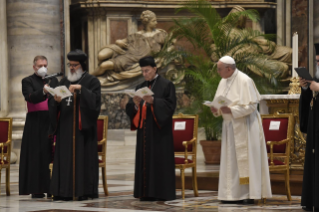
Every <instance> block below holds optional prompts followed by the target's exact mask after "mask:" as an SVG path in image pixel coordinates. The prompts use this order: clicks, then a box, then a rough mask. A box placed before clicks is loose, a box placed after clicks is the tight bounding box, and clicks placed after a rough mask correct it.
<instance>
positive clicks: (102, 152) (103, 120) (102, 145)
mask: <svg viewBox="0 0 319 212" xmlns="http://www.w3.org/2000/svg"><path fill="white" fill-rule="evenodd" d="M107 128H108V117H107V116H99V118H98V120H97V140H98V143H97V144H98V149H97V151H98V156H99V167H101V171H102V181H103V188H104V194H105V195H106V196H107V195H109V192H108V189H107V181H106V139H107ZM54 151H55V140H54V142H53V143H52V155H54ZM49 168H50V174H51V177H52V170H53V156H52V161H51V163H50V166H49Z"/></svg>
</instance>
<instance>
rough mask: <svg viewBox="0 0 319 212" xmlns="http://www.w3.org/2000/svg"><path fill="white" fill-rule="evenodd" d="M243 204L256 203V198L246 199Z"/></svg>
mask: <svg viewBox="0 0 319 212" xmlns="http://www.w3.org/2000/svg"><path fill="white" fill-rule="evenodd" d="M242 204H243V205H253V204H255V200H254V199H244V200H243V203H242Z"/></svg>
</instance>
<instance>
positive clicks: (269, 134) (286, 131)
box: [261, 114, 294, 202]
mask: <svg viewBox="0 0 319 212" xmlns="http://www.w3.org/2000/svg"><path fill="white" fill-rule="evenodd" d="M261 118H262V125H263V129H264V134H265V140H266V144H267V154H268V158H269V159H268V164H269V171H270V172H275V173H283V174H284V176H285V188H286V193H287V199H288V200H289V201H291V194H290V183H289V158H290V142H291V140H292V138H293V135H294V126H293V116H292V115H291V114H273V115H261ZM271 122H279V123H280V126H279V129H278V130H270V129H269V127H270V123H271ZM264 202H265V199H264Z"/></svg>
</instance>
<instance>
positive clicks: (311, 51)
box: [308, 0, 316, 76]
mask: <svg viewBox="0 0 319 212" xmlns="http://www.w3.org/2000/svg"><path fill="white" fill-rule="evenodd" d="M308 4H309V5H308V8H309V11H308V14H309V16H308V24H309V26H308V29H309V34H308V37H309V38H308V46H309V48H308V58H309V72H310V74H311V75H312V76H315V71H316V51H315V48H314V29H313V28H314V24H313V20H314V12H315V11H316V10H314V0H309V2H308Z"/></svg>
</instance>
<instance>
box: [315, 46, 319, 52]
mask: <svg viewBox="0 0 319 212" xmlns="http://www.w3.org/2000/svg"><path fill="white" fill-rule="evenodd" d="M315 49H316V55H319V43H315Z"/></svg>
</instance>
